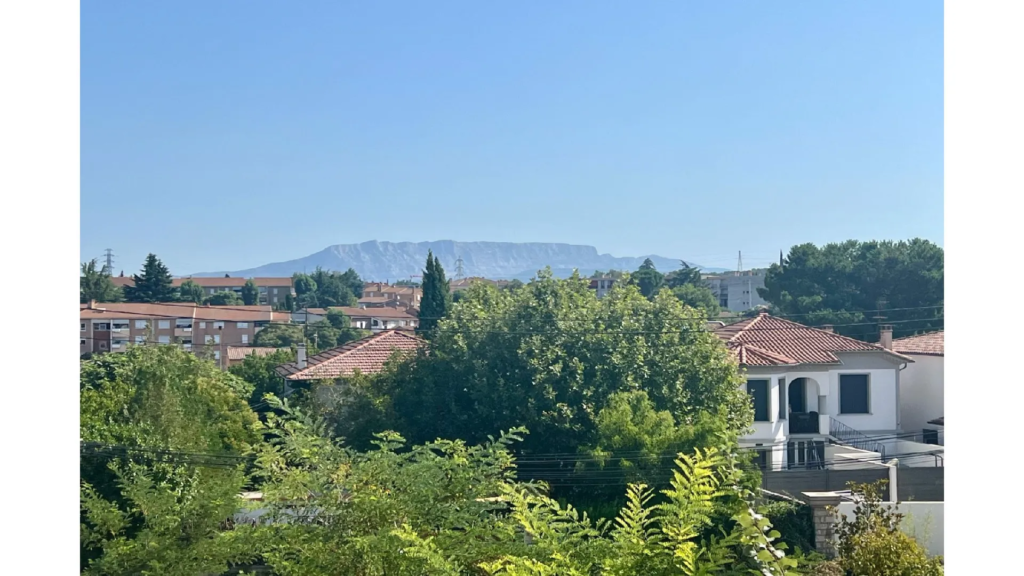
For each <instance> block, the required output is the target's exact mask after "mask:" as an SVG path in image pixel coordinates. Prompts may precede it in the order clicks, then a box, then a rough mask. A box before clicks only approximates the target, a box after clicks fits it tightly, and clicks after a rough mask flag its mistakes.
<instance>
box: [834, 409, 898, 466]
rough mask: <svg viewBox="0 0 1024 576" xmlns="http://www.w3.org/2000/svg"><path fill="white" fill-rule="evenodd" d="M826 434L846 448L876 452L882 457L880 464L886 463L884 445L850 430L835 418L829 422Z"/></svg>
mask: <svg viewBox="0 0 1024 576" xmlns="http://www.w3.org/2000/svg"><path fill="white" fill-rule="evenodd" d="M828 433H829V434H830V435H832V437H834V438H835V439H836V440H839V441H840V442H842V443H843V444H846V445H847V446H852V447H854V448H857V449H858V450H867V451H868V452H878V453H879V454H881V456H882V462H885V461H886V458H885V445H883V444H881V443H879V442H876V441H874V440H872V439H871V438H869V437H868V436H867V435H865V434H864V433H863V432H861V431H859V430H855V429H853V428H850V427H849V426H847V425H846V424H843V423H842V422H840V421H839V420H836V419H835V418H831V419H830V420H829V430H828Z"/></svg>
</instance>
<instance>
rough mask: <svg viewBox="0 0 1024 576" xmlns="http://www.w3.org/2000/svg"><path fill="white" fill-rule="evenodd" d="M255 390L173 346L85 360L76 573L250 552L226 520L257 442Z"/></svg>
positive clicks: (204, 563)
mask: <svg viewBox="0 0 1024 576" xmlns="http://www.w3.org/2000/svg"><path fill="white" fill-rule="evenodd" d="M251 393H252V387H251V385H249V384H247V383H246V382H244V381H242V380H240V379H238V378H236V377H235V376H232V375H230V374H228V373H226V372H223V371H221V370H218V369H217V368H216V367H215V366H214V365H213V364H212V363H210V362H208V361H204V360H200V359H198V358H197V357H196V356H194V355H192V354H189V353H187V352H185V351H183V350H180V349H178V348H177V347H173V346H148V347H141V346H140V347H133V348H130V349H129V350H128V351H127V352H126V353H124V354H105V355H101V356H98V357H96V358H94V359H91V360H86V361H83V362H82V364H81V392H80V405H81V416H80V436H81V439H82V441H83V451H82V460H81V482H82V491H81V509H82V510H81V517H82V527H81V530H82V531H81V534H82V539H81V545H82V553H81V557H82V564H83V572H84V573H86V574H97V575H100V574H102V575H105V576H106V575H125V576H127V575H134V574H146V573H150V574H180V575H183V576H184V575H186V574H200V573H222V572H223V571H224V570H225V569H226V568H227V567H228V564H229V563H230V562H234V561H242V560H246V559H249V557H251V546H247V545H242V544H241V543H240V542H239V541H238V539H237V536H238V535H235V534H231V533H228V532H224V531H223V530H222V524H223V523H224V521H225V520H226V519H228V518H231V516H232V515H233V514H234V512H235V511H236V510H237V509H238V507H239V505H240V501H239V500H238V496H237V495H238V494H239V493H240V491H241V490H242V488H243V486H244V485H245V474H244V473H243V470H242V468H241V466H240V465H241V463H242V460H241V459H240V456H241V455H243V454H245V453H246V452H248V451H249V450H251V449H252V448H253V447H254V446H255V445H256V444H257V443H258V442H260V434H259V429H260V423H259V420H258V419H257V417H256V414H255V413H254V412H253V411H252V410H250V409H249V407H248V405H247V404H246V400H247V399H248V398H249V396H250V394H251ZM197 454H207V455H214V456H210V457H207V458H204V459H200V458H198V457H197V456H195V455H197Z"/></svg>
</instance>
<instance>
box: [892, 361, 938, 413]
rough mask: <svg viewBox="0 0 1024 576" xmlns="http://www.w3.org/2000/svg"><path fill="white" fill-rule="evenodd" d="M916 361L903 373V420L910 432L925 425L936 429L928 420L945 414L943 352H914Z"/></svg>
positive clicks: (901, 397)
mask: <svg viewBox="0 0 1024 576" xmlns="http://www.w3.org/2000/svg"><path fill="white" fill-rule="evenodd" d="M910 357H911V358H913V359H914V363H913V364H908V365H907V368H906V369H905V370H903V372H902V373H901V374H900V400H901V402H900V424H901V426H902V428H903V429H904V430H906V431H907V432H921V431H922V430H924V429H925V428H927V429H929V430H937V429H939V427H937V426H934V425H932V424H928V421H929V420H934V419H936V418H938V417H940V416H944V414H943V407H944V399H943V390H944V387H945V384H944V382H943V374H944V373H945V369H944V368H945V364H944V361H945V358H944V357H942V356H923V355H911V356H910Z"/></svg>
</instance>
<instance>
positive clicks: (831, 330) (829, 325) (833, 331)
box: [821, 324, 835, 333]
mask: <svg viewBox="0 0 1024 576" xmlns="http://www.w3.org/2000/svg"><path fill="white" fill-rule="evenodd" d="M821 329H822V330H824V331H825V332H832V333H835V328H833V327H832V325H831V324H825V325H823V326H822V327H821Z"/></svg>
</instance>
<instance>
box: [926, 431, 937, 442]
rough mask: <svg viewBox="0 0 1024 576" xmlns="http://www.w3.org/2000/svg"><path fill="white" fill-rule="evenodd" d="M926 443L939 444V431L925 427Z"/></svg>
mask: <svg viewBox="0 0 1024 576" xmlns="http://www.w3.org/2000/svg"><path fill="white" fill-rule="evenodd" d="M924 443H925V444H938V443H939V431H938V430H929V429H928V428H925V429H924Z"/></svg>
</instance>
